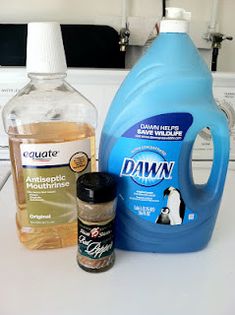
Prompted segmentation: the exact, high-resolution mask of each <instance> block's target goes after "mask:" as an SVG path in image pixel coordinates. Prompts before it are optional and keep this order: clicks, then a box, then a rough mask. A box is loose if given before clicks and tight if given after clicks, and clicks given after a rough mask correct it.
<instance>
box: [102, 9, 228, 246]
mask: <svg viewBox="0 0 235 315" xmlns="http://www.w3.org/2000/svg"><path fill="white" fill-rule="evenodd" d="M189 16H190V14H189V13H188V12H185V11H184V10H183V9H179V8H168V9H167V15H166V18H165V19H163V20H162V22H161V26H160V35H159V36H158V38H157V39H156V40H155V41H154V42H153V44H152V46H151V47H150V49H149V50H148V51H147V53H146V54H145V55H144V56H143V57H142V59H141V60H140V61H139V62H138V63H137V65H136V66H135V67H134V68H133V70H132V71H131V72H130V73H129V75H128V77H127V78H126V80H125V81H124V83H123V84H122V86H121V88H120V89H119V91H118V93H117V95H116V96H115V98H114V100H113V103H112V105H111V108H110V110H109V112H108V115H107V118H106V121H105V124H104V128H103V131H102V137H101V144H100V155H99V160H100V169H101V170H102V171H107V172H110V173H113V174H115V175H116V176H117V178H118V181H119V197H118V205H117V222H116V246H117V247H118V248H121V249H126V250H134V251H146V252H189V251H196V250H200V249H202V248H203V247H205V246H206V245H207V243H208V241H209V240H210V238H211V235H212V231H213V228H214V225H215V221H216V217H217V213H218V209H219V206H220V200H221V196H222V192H223V187H224V181H225V177H226V172H227V165H228V159H229V130H228V126H227V121H226V118H225V115H224V114H223V113H222V112H221V111H220V110H219V109H218V107H217V106H216V103H215V101H214V98H213V96H212V77H211V74H210V72H209V70H208V68H207V66H206V64H205V63H204V62H203V60H202V59H201V57H200V56H199V53H198V51H197V49H196V47H195V46H194V44H193V42H192V41H191V39H190V37H189V36H188V35H187V28H188V20H189V19H190V17H189ZM205 127H207V128H209V129H210V130H211V133H212V138H213V143H214V161H213V166H212V170H211V174H210V177H209V180H208V182H207V183H206V184H204V185H196V184H195V183H194V180H193V175H192V162H191V160H192V159H191V158H192V147H193V144H194V141H195V139H196V137H197V135H198V133H199V132H200V131H201V130H202V129H203V128H205Z"/></svg>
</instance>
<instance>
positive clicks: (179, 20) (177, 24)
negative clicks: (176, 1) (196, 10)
mask: <svg viewBox="0 0 235 315" xmlns="http://www.w3.org/2000/svg"><path fill="white" fill-rule="evenodd" d="M190 20H191V12H186V11H185V10H184V9H182V8H166V17H165V18H163V20H162V21H161V23H160V33H188V31H189V22H190Z"/></svg>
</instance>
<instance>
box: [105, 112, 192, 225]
mask: <svg viewBox="0 0 235 315" xmlns="http://www.w3.org/2000/svg"><path fill="white" fill-rule="evenodd" d="M192 123H193V117H192V115H191V114H189V113H169V114H162V115H157V116H153V117H150V118H148V119H145V120H142V121H140V122H138V123H137V124H135V125H134V126H132V127H131V128H129V129H128V130H126V132H124V133H123V135H122V137H121V138H120V139H119V140H118V141H117V143H116V145H115V146H114V148H113V150H112V152H111V155H110V158H109V165H108V169H109V172H111V173H114V174H117V175H118V176H119V177H120V184H119V204H121V205H122V206H120V207H121V208H122V209H123V208H124V209H125V211H131V212H132V213H134V214H135V215H137V216H139V217H141V218H142V219H143V220H147V221H150V222H152V223H156V224H165V225H179V224H186V223H189V222H192V221H194V220H196V218H197V215H196V213H193V212H192V211H191V210H190V209H189V208H188V207H187V205H186V204H185V202H184V199H183V192H182V191H181V188H180V186H179V176H180V174H179V164H180V152H181V147H182V143H183V141H186V140H185V136H186V134H187V131H188V129H189V128H190V126H191V125H192Z"/></svg>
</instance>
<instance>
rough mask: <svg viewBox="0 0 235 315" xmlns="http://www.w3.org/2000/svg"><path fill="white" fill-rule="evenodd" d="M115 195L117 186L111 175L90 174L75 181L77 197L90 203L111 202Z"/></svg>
mask: <svg viewBox="0 0 235 315" xmlns="http://www.w3.org/2000/svg"><path fill="white" fill-rule="evenodd" d="M116 195H117V185H116V181H115V178H114V176H113V175H111V174H108V173H104V172H91V173H86V174H83V175H82V176H80V177H79V178H78V180H77V197H78V198H79V199H80V200H82V201H86V202H90V203H102V202H108V201H112V200H113V199H114V198H115V197H116Z"/></svg>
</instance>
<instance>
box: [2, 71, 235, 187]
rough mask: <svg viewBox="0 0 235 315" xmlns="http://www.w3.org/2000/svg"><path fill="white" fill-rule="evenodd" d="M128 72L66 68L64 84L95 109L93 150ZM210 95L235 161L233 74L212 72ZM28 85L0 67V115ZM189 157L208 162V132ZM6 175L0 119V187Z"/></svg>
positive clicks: (210, 154) (6, 157) (21, 75)
mask: <svg viewBox="0 0 235 315" xmlns="http://www.w3.org/2000/svg"><path fill="white" fill-rule="evenodd" d="M127 74H128V70H92V69H69V70H68V77H67V80H68V82H69V83H70V84H71V85H73V86H74V87H75V88H77V89H78V90H79V91H80V92H81V93H82V94H83V95H84V96H85V97H87V98H88V99H89V100H90V101H91V102H93V103H94V104H95V105H96V107H97V109H98V128H97V148H98V146H99V139H100V133H101V129H102V126H103V122H104V119H105V116H106V113H107V110H108V107H109V105H110V103H111V101H112V99H113V97H114V95H115V93H116V91H117V89H118V88H119V86H120V85H121V83H122V81H123V80H124V78H125V77H126V75H127ZM213 76H214V96H215V98H216V100H217V102H218V104H219V106H221V107H222V110H223V111H224V112H225V113H226V115H227V117H228V119H229V124H230V126H231V155H230V158H231V160H235V126H234V123H235V73H215V74H213ZM27 82H28V79H27V75H26V71H25V68H19V67H18V68H17V67H11V68H10V67H1V68H0V115H1V112H2V108H3V106H4V105H5V104H6V102H7V101H8V100H9V99H10V98H11V97H12V96H13V95H15V94H16V93H17V92H18V91H19V89H21V88H22V87H23V86H24V85H25V84H26V83H27ZM193 158H194V159H195V160H211V159H212V158H213V144H212V141H211V138H210V134H209V131H208V130H204V131H203V132H201V134H200V135H199V136H198V138H197V140H196V143H195V146H194V154H193ZM8 175H9V152H8V140H7V135H6V134H5V132H4V128H3V123H2V119H0V187H1V183H3V181H4V180H5V179H6V176H8Z"/></svg>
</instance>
